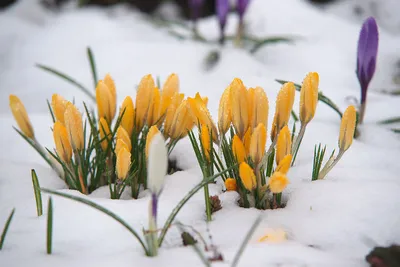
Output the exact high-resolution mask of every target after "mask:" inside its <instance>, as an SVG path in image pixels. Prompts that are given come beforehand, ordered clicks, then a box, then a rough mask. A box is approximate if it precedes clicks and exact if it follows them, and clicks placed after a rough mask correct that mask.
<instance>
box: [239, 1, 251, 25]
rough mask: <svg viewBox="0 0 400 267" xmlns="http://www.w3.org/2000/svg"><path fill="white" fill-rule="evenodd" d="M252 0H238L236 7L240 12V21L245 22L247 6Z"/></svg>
mask: <svg viewBox="0 0 400 267" xmlns="http://www.w3.org/2000/svg"><path fill="white" fill-rule="evenodd" d="M249 2H250V0H237V4H236V8H237V12H238V14H239V21H240V23H243V17H244V14H245V13H246V9H247V6H248V5H249Z"/></svg>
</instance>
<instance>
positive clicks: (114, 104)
mask: <svg viewBox="0 0 400 267" xmlns="http://www.w3.org/2000/svg"><path fill="white" fill-rule="evenodd" d="M104 83H105V84H106V85H107V87H108V90H109V91H110V93H111V100H110V111H111V120H112V119H113V118H114V116H115V112H116V109H117V90H116V88H115V83H114V80H113V79H112V78H111V75H110V74H107V75H106V77H104Z"/></svg>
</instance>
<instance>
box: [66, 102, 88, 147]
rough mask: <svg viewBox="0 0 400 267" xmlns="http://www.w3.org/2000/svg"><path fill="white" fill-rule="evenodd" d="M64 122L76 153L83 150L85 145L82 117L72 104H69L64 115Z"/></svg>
mask: <svg viewBox="0 0 400 267" xmlns="http://www.w3.org/2000/svg"><path fill="white" fill-rule="evenodd" d="M64 121H65V127H66V128H67V132H68V138H69V142H70V144H71V145H72V149H73V150H74V151H80V150H82V149H83V143H84V136H83V124H82V115H81V113H80V112H79V110H78V109H77V108H76V107H75V105H74V104H72V103H71V102H68V103H67V108H66V109H65V113H64Z"/></svg>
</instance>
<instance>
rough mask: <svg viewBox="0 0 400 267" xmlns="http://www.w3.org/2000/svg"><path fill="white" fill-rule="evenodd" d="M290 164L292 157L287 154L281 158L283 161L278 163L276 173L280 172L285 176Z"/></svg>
mask: <svg viewBox="0 0 400 267" xmlns="http://www.w3.org/2000/svg"><path fill="white" fill-rule="evenodd" d="M291 162H292V155H291V154H288V155H286V156H284V157H283V159H282V160H281V161H280V162H279V165H278V166H277V167H276V170H275V171H276V172H281V173H283V174H287V172H288V171H289V168H290V163H291Z"/></svg>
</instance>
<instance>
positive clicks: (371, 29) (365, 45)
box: [357, 17, 379, 103]
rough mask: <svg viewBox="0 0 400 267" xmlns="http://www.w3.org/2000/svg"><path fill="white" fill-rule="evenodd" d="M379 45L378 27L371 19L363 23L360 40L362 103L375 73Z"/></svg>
mask: <svg viewBox="0 0 400 267" xmlns="http://www.w3.org/2000/svg"><path fill="white" fill-rule="evenodd" d="M378 43H379V33H378V25H377V24H376V21H375V19H374V18H373V17H370V18H368V19H367V20H366V21H365V22H364V23H363V25H362V28H361V31H360V37H359V39H358V51H357V77H358V80H359V82H360V86H361V103H364V102H365V100H366V94H367V89H368V85H369V83H370V82H371V80H372V77H373V76H374V73H375V67H376V58H377V54H378Z"/></svg>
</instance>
